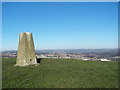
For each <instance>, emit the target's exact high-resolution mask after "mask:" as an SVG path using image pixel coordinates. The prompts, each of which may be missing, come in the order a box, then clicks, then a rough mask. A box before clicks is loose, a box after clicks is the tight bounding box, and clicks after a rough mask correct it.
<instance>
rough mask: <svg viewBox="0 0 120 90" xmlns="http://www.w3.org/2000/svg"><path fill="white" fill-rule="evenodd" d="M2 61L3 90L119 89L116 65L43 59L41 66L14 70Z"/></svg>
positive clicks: (111, 63) (7, 60) (9, 61)
mask: <svg viewBox="0 0 120 90" xmlns="http://www.w3.org/2000/svg"><path fill="white" fill-rule="evenodd" d="M15 61H16V59H15V58H14V59H3V77H2V78H3V88H108V87H109V88H117V87H118V69H117V68H118V67H117V65H118V64H117V62H101V61H82V60H77V59H43V60H42V62H41V63H40V65H39V66H28V67H15V66H13V65H14V64H15Z"/></svg>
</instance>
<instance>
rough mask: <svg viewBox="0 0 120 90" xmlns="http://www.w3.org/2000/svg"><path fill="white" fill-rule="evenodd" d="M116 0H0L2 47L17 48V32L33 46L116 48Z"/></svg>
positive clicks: (39, 47)
mask: <svg viewBox="0 0 120 90" xmlns="http://www.w3.org/2000/svg"><path fill="white" fill-rule="evenodd" d="M117 5H118V3H117V2H66V3H65V2H56V3H55V2H36V3H35V2H16V3H15V2H11V3H7V2H4V3H3V7H2V9H3V11H2V17H3V23H2V24H3V25H2V28H3V31H2V35H3V36H2V37H3V50H17V48H18V40H19V33H21V32H31V33H33V38H34V44H35V49H36V50H37V49H80V48H117V46H118V6H117Z"/></svg>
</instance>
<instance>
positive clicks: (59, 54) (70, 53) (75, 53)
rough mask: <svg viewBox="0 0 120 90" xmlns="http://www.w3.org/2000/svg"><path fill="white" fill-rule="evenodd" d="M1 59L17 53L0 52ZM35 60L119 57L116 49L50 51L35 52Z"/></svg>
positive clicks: (112, 59) (96, 59) (92, 59)
mask: <svg viewBox="0 0 120 90" xmlns="http://www.w3.org/2000/svg"><path fill="white" fill-rule="evenodd" d="M0 57H2V58H15V57H17V51H16V50H12V51H2V52H0ZM36 57H37V58H65V59H80V60H86V61H87V60H91V61H118V59H120V56H119V55H118V50H117V49H55V50H54V49H50V50H36Z"/></svg>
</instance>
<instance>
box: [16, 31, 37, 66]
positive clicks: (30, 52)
mask: <svg viewBox="0 0 120 90" xmlns="http://www.w3.org/2000/svg"><path fill="white" fill-rule="evenodd" d="M36 64H37V60H36V56H35V48H34V42H33V37H32V33H28V32H25V33H20V36H19V46H18V53H17V61H16V64H15V66H27V65H36Z"/></svg>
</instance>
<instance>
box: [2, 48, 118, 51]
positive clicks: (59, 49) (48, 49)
mask: <svg viewBox="0 0 120 90" xmlns="http://www.w3.org/2000/svg"><path fill="white" fill-rule="evenodd" d="M79 49H90V50H94V49H101V50H102V49H108V50H110V49H118V48H79ZM37 50H78V49H35V51H37ZM3 51H18V50H17V49H16V50H2V51H0V52H3Z"/></svg>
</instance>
